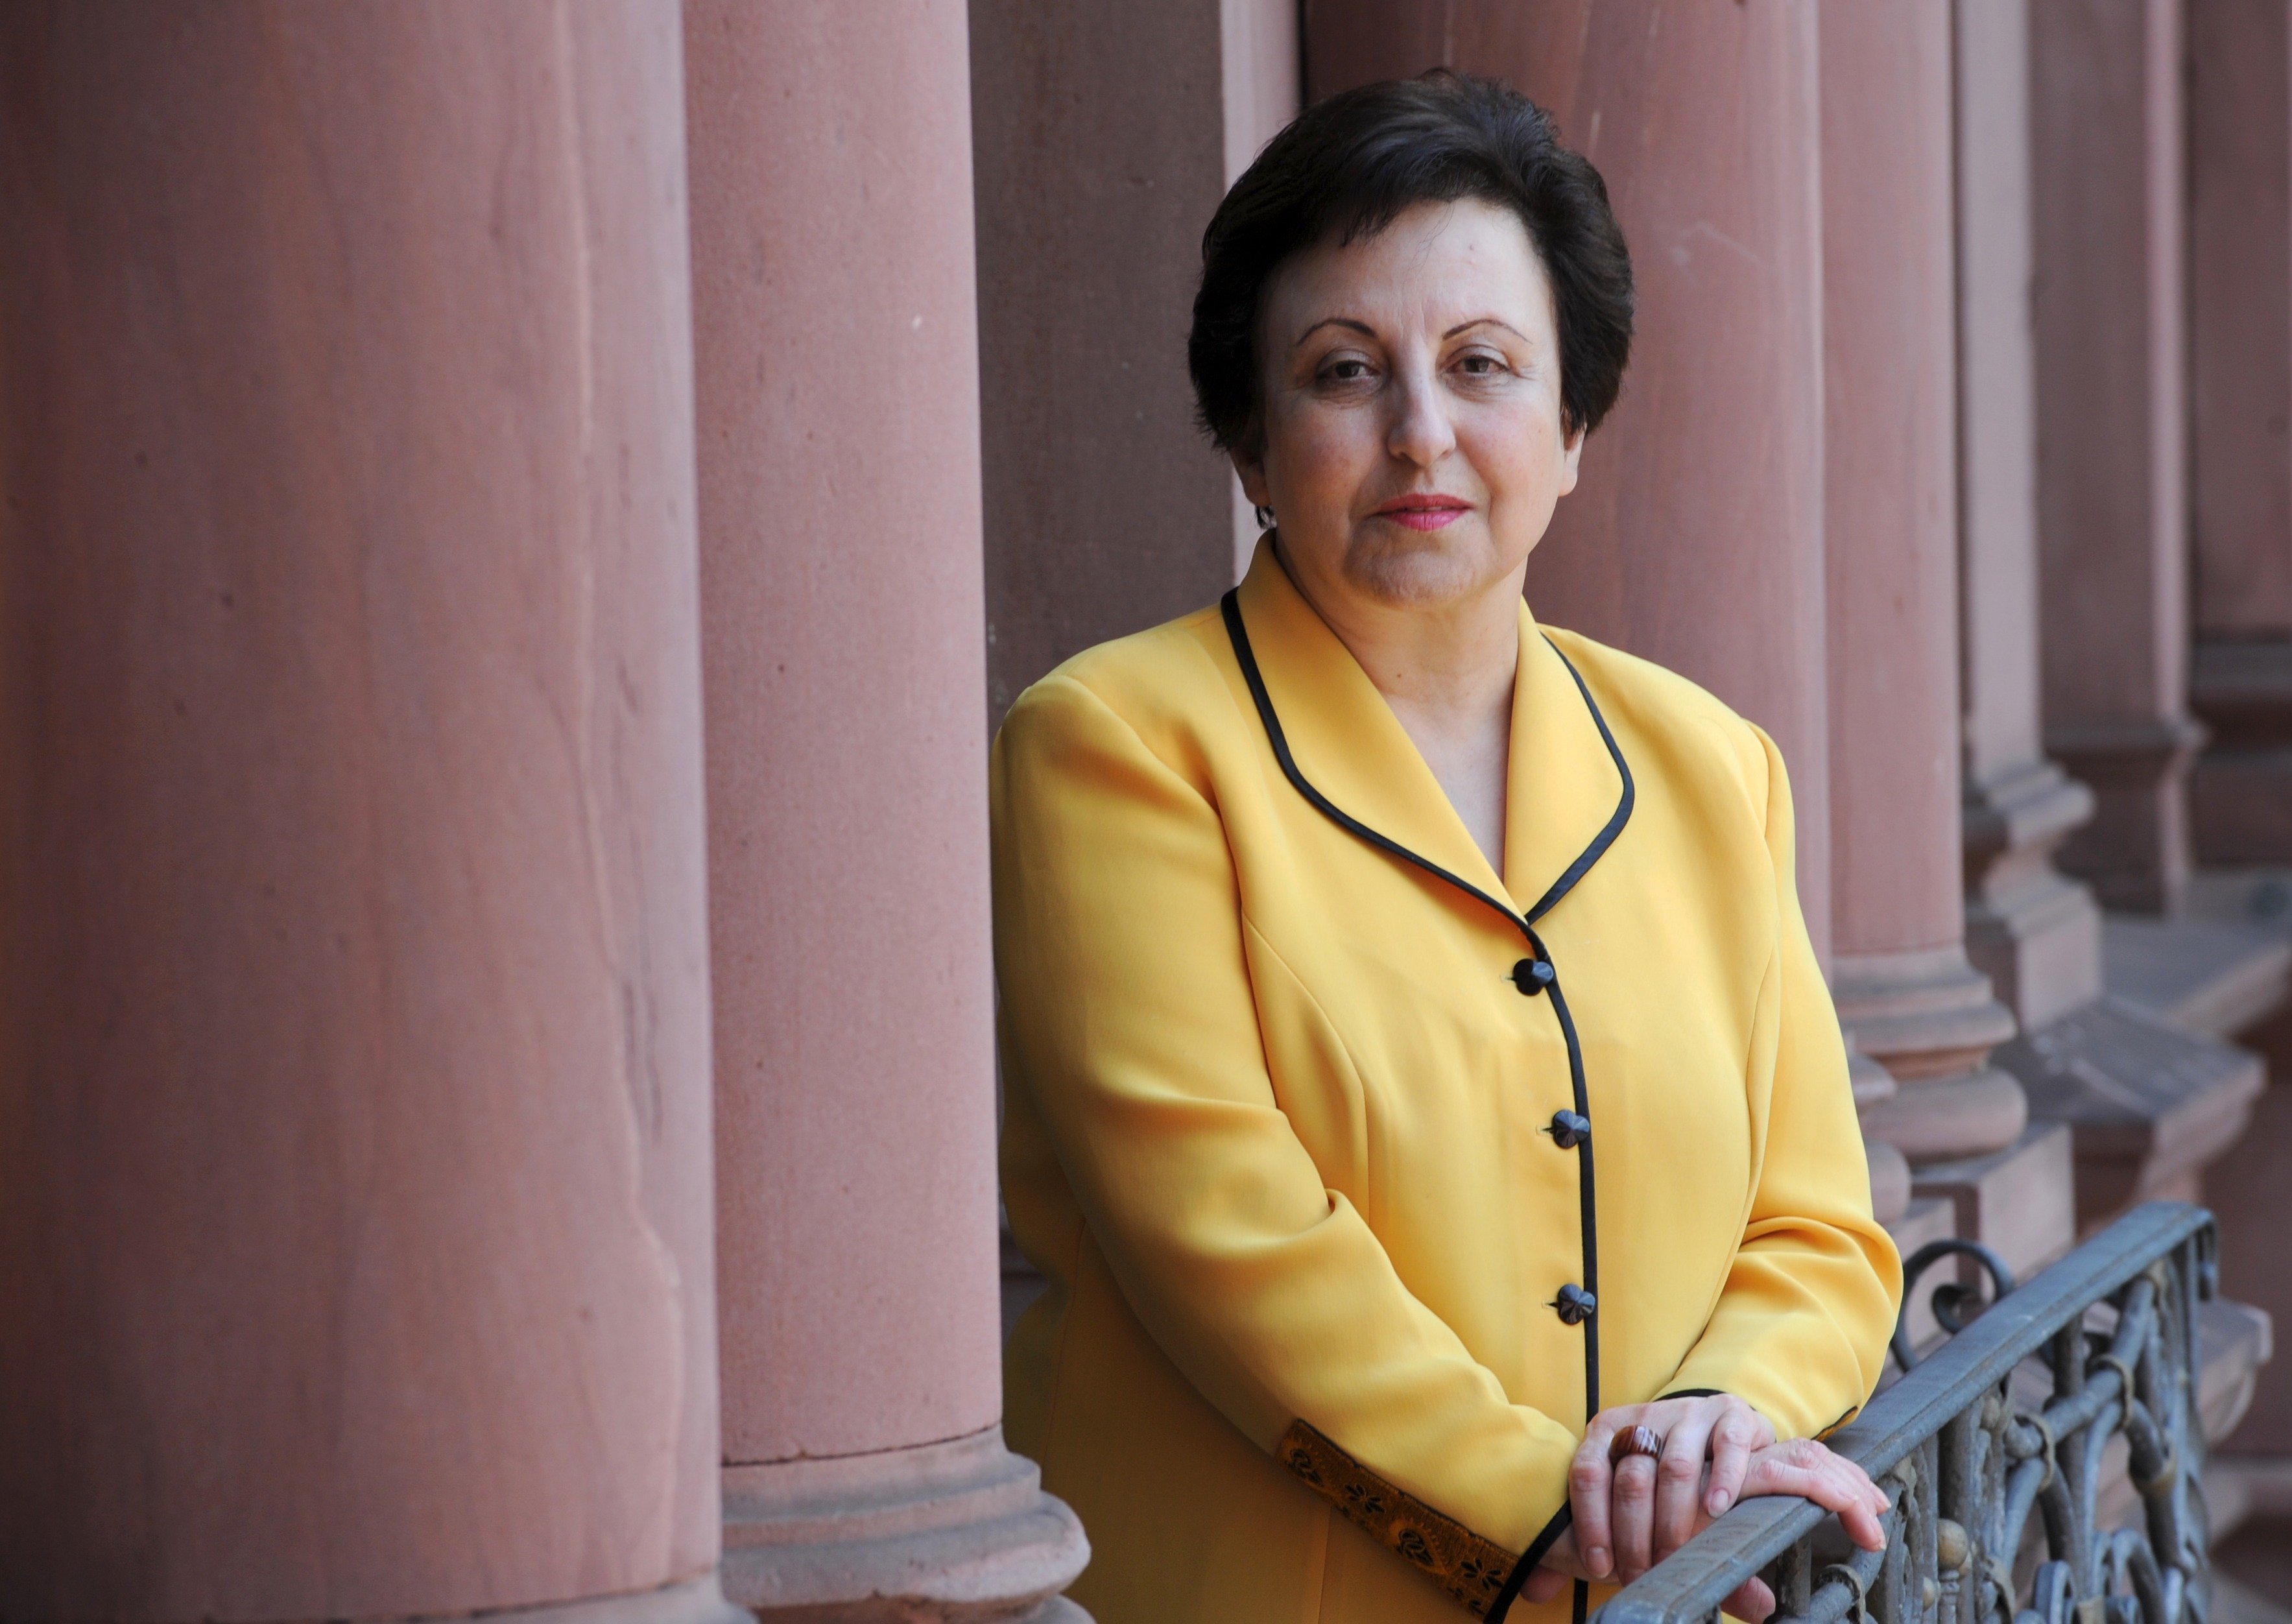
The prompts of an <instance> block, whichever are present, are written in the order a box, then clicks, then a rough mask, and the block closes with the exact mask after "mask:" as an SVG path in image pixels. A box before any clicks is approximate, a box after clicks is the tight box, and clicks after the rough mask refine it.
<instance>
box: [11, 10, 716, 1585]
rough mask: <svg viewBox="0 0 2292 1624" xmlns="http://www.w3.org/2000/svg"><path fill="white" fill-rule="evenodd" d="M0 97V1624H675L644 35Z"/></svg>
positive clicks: (118, 79) (674, 229) (690, 611)
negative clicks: (410, 1622)
mask: <svg viewBox="0 0 2292 1624" xmlns="http://www.w3.org/2000/svg"><path fill="white" fill-rule="evenodd" d="M0 104H4V105H5V106H6V108H7V109H8V112H7V117H6V119H5V120H4V123H0V216H4V217H5V218H6V220H7V221H8V222H9V223H8V226H7V229H6V230H4V231H0V286H4V287H6V288H7V290H8V292H7V295H6V297H5V299H4V300H0V465H4V466H5V468H6V470H7V472H6V473H5V475H4V483H5V486H6V491H7V517H6V520H5V522H4V523H0V580H4V581H5V583H6V586H5V587H4V589H0V650H4V654H0V659H4V662H5V673H4V675H0V974H4V977H5V981H6V984H7V987H8V993H7V997H6V1010H7V1013H6V1014H4V1015H0V1100H4V1105H0V1111H4V1114H5V1118H6V1121H7V1124H8V1126H7V1128H6V1131H5V1132H4V1133H0V1192H4V1194H0V1279H4V1280H5V1281H7V1282H8V1287H7V1299H8V1305H7V1308H6V1311H5V1313H0V1393H4V1394H6V1395H7V1396H6V1400H5V1402H0V1459H4V1460H6V1461H8V1462H10V1463H12V1466H11V1469H10V1470H8V1471H7V1472H6V1474H5V1475H4V1479H0V1615H4V1616H5V1617H6V1618H8V1619H10V1620H19V1621H21V1624H41V1621H43V1620H88V1619H107V1620H120V1621H121V1624H189V1621H190V1620H213V1621H214V1624H255V1621H275V1620H319V1619H361V1620H375V1619H398V1618H433V1619H434V1618H441V1617H448V1616H454V1615H457V1614H463V1613H469V1612H481V1611H482V1612H497V1613H511V1612H516V1611H518V1610H531V1609H537V1608H540V1609H550V1610H557V1609H559V1608H561V1606H562V1605H564V1604H571V1603H576V1602H579V1601H581V1600H582V1599H583V1598H589V1597H598V1596H617V1597H619V1598H621V1599H619V1600H617V1601H613V1602H610V1603H600V1604H597V1606H596V1608H595V1609H587V1608H585V1609H583V1610H582V1611H583V1612H584V1615H585V1616H587V1615H588V1614H589V1613H590V1612H593V1611H594V1612H597V1614H598V1616H609V1617H615V1618H621V1619H632V1620H633V1619H639V1618H643V1619H650V1618H652V1617H655V1616H658V1615H660V1614H670V1615H676V1616H682V1617H686V1618H700V1619H713V1618H715V1617H718V1616H721V1614H722V1608H721V1606H719V1605H717V1604H715V1603H714V1601H713V1599H712V1591H713V1587H707V1586H706V1585H703V1586H701V1587H698V1588H693V1589H690V1590H684V1591H664V1590H662V1588H661V1587H663V1586H667V1585H673V1584H678V1583H682V1581H686V1580H701V1579H702V1576H704V1575H706V1574H708V1573H710V1572H711V1571H713V1569H714V1564H715V1561H716V1553H717V1542H718V1537H719V1531H720V1520H719V1510H718V1502H717V1488H716V1460H717V1447H718V1433H717V1412H716V1354H715V1338H716V1310H715V1300H714V1268H715V1254H714V1247H713V1245H712V1241H711V1220H712V1198H711V1192H710V1177H709V1175H710V1151H709V1115H710V1099H709V1075H708V1001H707V999H708V979H707V978H708V958H707V937H706V893H705V884H706V873H705V869H706V850H705V844H704V828H703V824H702V816H701V787H702V778H701V710H700V669H699V658H698V614H697V608H696V580H695V573H696V570H695V566H696V559H695V545H694V533H693V484H692V458H693V439H692V417H691V400H692V378H691V312H690V303H689V291H688V290H689V286H690V282H689V278H688V276H687V264H686V259H685V243H686V240H687V221H686V214H685V207H684V174H685V154H684V101H683V93H682V52H681V45H680V39H679V12H678V8H677V6H676V5H675V4H673V3H669V0H631V3H625V4H609V5H591V6H578V7H569V8H550V7H539V6H521V5H508V6H483V5H476V6H472V5H461V4H416V3H412V0H408V3H405V4H329V5H313V6H298V5H283V4H251V3H246V0H227V3H221V4H206V5H200V6H194V7H183V8H172V7H171V8H166V9H164V10H157V11H155V10H153V9H152V8H150V7H149V6H144V5H141V4H109V3H102V0H86V3H83V4H69V5H38V4H22V5H12V6H8V7H6V8H4V9H0Z"/></svg>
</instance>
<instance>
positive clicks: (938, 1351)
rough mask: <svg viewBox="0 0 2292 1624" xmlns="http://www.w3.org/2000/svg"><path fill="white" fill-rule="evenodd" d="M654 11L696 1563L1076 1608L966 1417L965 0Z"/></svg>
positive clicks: (871, 1610)
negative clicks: (677, 165)
mask: <svg viewBox="0 0 2292 1624" xmlns="http://www.w3.org/2000/svg"><path fill="white" fill-rule="evenodd" d="M686 28H687V34H686V61H687V70H688V74H689V77H690V129H691V134H690V149H691V173H692V198H693V201H692V224H693V232H692V240H693V285H694V329H695V333H696V335H697V341H698V343H697V348H698V415H699V425H700V426H699V487H700V522H701V570H702V575H701V585H702V625H703V655H704V660H705V666H706V693H707V723H708V808H709V831H708V833H709V839H708V851H709V866H710V899H711V903H710V916H709V917H710V927H711V938H712V942H713V948H714V966H715V983H716V986H717V988H718V989H719V996H718V998H717V1002H716V1006H715V1007H716V1026H715V1035H716V1078H717V1111H718V1122H719V1128H718V1135H717V1191H718V1208H717V1212H718V1256H719V1258H720V1260H721V1264H722V1282H723V1284H722V1301H723V1319H722V1327H723V1368H724V1434H723V1439H724V1443H723V1447H724V1491H725V1520H726V1531H725V1543H726V1547H727V1555H726V1562H725V1575H726V1577H725V1584H726V1588H727V1590H728V1591H729V1593H730V1595H731V1596H733V1598H734V1599H735V1600H737V1601H738V1602H741V1603H743V1604H747V1606H749V1607H751V1608H753V1609H755V1610H756V1611H757V1612H759V1613H760V1614H761V1615H762V1616H763V1617H766V1618H777V1617H787V1618H790V1619H795V1618H802V1619H804V1620H827V1619H850V1620H878V1619H882V1620H890V1619H894V1618H896V1619H900V1620H989V1619H1018V1618H1021V1617H1027V1618H1034V1619H1039V1620H1053V1619H1060V1618H1065V1619H1076V1618H1079V1617H1080V1616H1081V1615H1080V1614H1079V1612H1077V1610H1076V1609H1074V1608H1073V1607H1072V1606H1071V1604H1068V1603H1066V1602H1064V1601H1063V1600H1061V1599H1059V1598H1058V1596H1057V1595H1056V1593H1057V1592H1058V1591H1060V1590H1061V1589H1062V1588H1064V1587H1065V1586H1066V1584H1067V1583H1068V1582H1069V1580H1072V1579H1073V1578H1074V1576H1075V1575H1076V1574H1077V1572H1079V1571H1081V1568H1082V1565H1083V1563H1084V1561H1085V1557H1086V1555H1087V1550H1088V1547H1087V1546H1086V1545H1085V1542H1084V1539H1083V1536H1082V1532H1081V1530H1080V1529H1079V1527H1078V1526H1077V1523H1076V1522H1075V1520H1074V1517H1073V1515H1072V1514H1071V1513H1069V1511H1068V1510H1067V1509H1066V1507H1064V1506H1062V1505H1061V1504H1060V1503H1059V1502H1058V1501H1056V1500H1054V1499H1050V1498H1049V1497H1047V1496H1045V1494H1043V1493H1042V1491H1041V1489H1040V1486H1039V1480H1038V1477H1037V1473H1036V1469H1035V1467H1034V1466H1033V1465H1032V1463H1030V1462H1028V1461H1025V1460H1022V1459H1021V1458H1017V1457H1015V1456H1013V1455H1012V1454H1010V1453H1009V1452H1008V1451H1007V1450H1005V1448H1004V1447H1003V1442H1002V1430H1001V1425H1000V1423H1001V1418H1002V1377H1001V1369H1000V1357H999V1342H998V1338H997V1306H996V1301H997V1257H996V1224H995V1146H994V1135H995V1095H994V1069H993V1068H994V1062H993V1032H992V1025H993V1022H992V1008H993V1005H992V995H991V990H990V974H991V972H990V968H989V929H988V915H989V909H988V877H987V784H986V753H985V741H986V736H987V717H986V714H985V707H984V705H983V703H982V699H983V696H984V693H985V688H986V672H985V668H984V662H983V659H982V651H981V639H980V626H981V562H980V560H981V553H980V497H979V489H980V485H979V480H980V474H979V466H980V464H979V455H980V453H979V444H980V440H979V427H980V416H979V373H978V353H979V351H978V348H977V343H978V341H977V336H976V335H977V330H978V329H977V327H976V319H975V300H974V296H973V291H972V253H973V246H972V207H971V195H972V193H971V117H970V95H969V85H968V83H967V80H966V77H965V61H966V48H965V44H966V42H965V32H964V7H963V5H962V4H960V0H931V3H930V4H925V5H923V6H920V7H918V6H915V5H911V4H893V3H892V0H864V3H859V4H853V3H850V0H845V3H842V4H829V3H828V0H807V3H804V4H787V5H776V6H756V5H752V4H746V3H745V0H692V3H691V4H688V5H687V7H686ZM1076 364H1078V363H1077V360H1076V358H1075V357H1073V356H1069V357H1068V358H1066V365H1067V366H1068V368H1069V370H1070V369H1071V368H1072V367H1073V366H1074V365H1076ZM1215 519H1217V520H1220V521H1222V520H1223V513H1222V512H1221V513H1217V514H1215ZM1216 539H1217V540H1218V541H1219V542H1220V543H1221V545H1223V531H1221V532H1220V534H1219V536H1218V537H1216Z"/></svg>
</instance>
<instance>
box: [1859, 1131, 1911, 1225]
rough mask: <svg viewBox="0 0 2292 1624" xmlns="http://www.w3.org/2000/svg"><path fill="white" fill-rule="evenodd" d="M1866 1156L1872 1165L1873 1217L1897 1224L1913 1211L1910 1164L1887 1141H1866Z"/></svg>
mask: <svg viewBox="0 0 2292 1624" xmlns="http://www.w3.org/2000/svg"><path fill="white" fill-rule="evenodd" d="M1862 1154H1863V1155H1864V1157H1865V1158H1867V1159H1868V1161H1869V1164H1870V1216H1872V1217H1874V1218H1876V1219H1877V1220H1878V1222H1879V1223H1881V1224H1893V1222H1894V1221H1895V1220H1896V1219H1898V1218H1900V1217H1901V1216H1902V1215H1903V1214H1904V1213H1906V1212H1908V1211H1909V1209H1910V1163H1909V1158H1908V1157H1906V1156H1904V1155H1903V1154H1902V1153H1901V1151H1898V1150H1896V1149H1895V1148H1894V1147H1893V1145H1891V1144H1888V1143H1886V1142H1885V1141H1884V1140H1883V1139H1870V1138H1865V1139H1864V1140H1863V1142H1862Z"/></svg>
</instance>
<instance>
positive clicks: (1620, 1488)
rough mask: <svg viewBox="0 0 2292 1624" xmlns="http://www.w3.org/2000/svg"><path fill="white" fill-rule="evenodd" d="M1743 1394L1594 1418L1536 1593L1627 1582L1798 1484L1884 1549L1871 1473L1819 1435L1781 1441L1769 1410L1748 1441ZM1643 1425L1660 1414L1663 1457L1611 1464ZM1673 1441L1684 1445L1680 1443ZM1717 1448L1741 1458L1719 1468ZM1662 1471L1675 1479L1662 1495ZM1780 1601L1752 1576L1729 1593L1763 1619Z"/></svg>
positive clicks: (1528, 1589)
mask: <svg viewBox="0 0 2292 1624" xmlns="http://www.w3.org/2000/svg"><path fill="white" fill-rule="evenodd" d="M1740 1403H1741V1401H1739V1400H1732V1399H1719V1400H1669V1401H1666V1402H1663V1403H1661V1404H1634V1405H1620V1406H1618V1407H1617V1408H1616V1409H1615V1410H1606V1411H1603V1412H1602V1414H1601V1415H1599V1416H1598V1417H1597V1418H1594V1423H1593V1425H1592V1426H1591V1428H1590V1429H1589V1430H1588V1431H1587V1432H1586V1436H1585V1439H1584V1442H1583V1445H1582V1446H1581V1447H1580V1448H1579V1449H1578V1452H1577V1457H1576V1462H1575V1466H1574V1467H1573V1468H1572V1469H1571V1471H1570V1475H1569V1499H1570V1507H1571V1509H1572V1511H1573V1513H1574V1515H1573V1517H1572V1518H1571V1523H1572V1526H1571V1527H1570V1529H1569V1531H1568V1532H1567V1533H1566V1534H1563V1535H1562V1537H1561V1539H1560V1540H1559V1541H1558V1542H1557V1543H1556V1544H1555V1545H1554V1547H1553V1548H1552V1550H1551V1551H1550V1552H1549V1553H1548V1554H1547V1555H1545V1559H1544V1563H1543V1564H1542V1565H1541V1566H1540V1567H1539V1568H1538V1569H1537V1571H1536V1572H1535V1573H1534V1574H1533V1575H1531V1576H1530V1577H1529V1580H1528V1583H1527V1584H1526V1585H1525V1586H1524V1587H1523V1595H1524V1596H1525V1597H1526V1599H1528V1600H1529V1601H1545V1600H1549V1599H1551V1598H1552V1597H1553V1596H1556V1595H1557V1594H1558V1593H1559V1592H1560V1591H1561V1590H1562V1589H1564V1588H1566V1586H1567V1584H1568V1582H1569V1581H1570V1580H1573V1579H1591V1580H1609V1581H1611V1582H1613V1583H1617V1584H1629V1583H1630V1582H1631V1581H1632V1580H1634V1579H1637V1578H1638V1577H1639V1576H1640V1575H1641V1574H1642V1573H1644V1572H1646V1571H1647V1570H1648V1569H1649V1568H1650V1567H1651V1566H1653V1565H1654V1564H1655V1563H1658V1562H1660V1561H1662V1560H1663V1559H1664V1558H1665V1557H1666V1556H1668V1555H1671V1553H1672V1552H1673V1551H1675V1550H1676V1549H1678V1548H1679V1547H1680V1546H1682V1545H1684V1544H1685V1543H1686V1542H1687V1541H1688V1540H1689V1539H1692V1538H1693V1537H1694V1536H1695V1535H1696V1534H1698V1533H1699V1532H1701V1531H1703V1530H1704V1529H1705V1528H1707V1527H1708V1526H1709V1525H1710V1524H1711V1523H1712V1522H1713V1521H1714V1520H1715V1518H1716V1517H1717V1515H1720V1513H1722V1512H1723V1511H1724V1510H1725V1509H1726V1508H1727V1507H1730V1506H1732V1505H1734V1504H1735V1503H1737V1502H1738V1501H1739V1500H1741V1499H1749V1498H1750V1497H1752V1496H1754V1495H1767V1494H1791V1495H1797V1496H1799V1497H1801V1498H1802V1499H1810V1500H1812V1501H1813V1502H1814V1503H1815V1504H1816V1505H1818V1506H1820V1507H1823V1508H1824V1509H1825V1510H1827V1511H1831V1512H1835V1513H1836V1514H1837V1515H1838V1519H1839V1521H1840V1523H1842V1524H1843V1525H1844V1528H1845V1531H1846V1533H1847V1535H1848V1537H1849V1538H1851V1539H1852V1540H1853V1541H1854V1542H1855V1544H1857V1545H1859V1546H1860V1547H1863V1548H1864V1549H1865V1550H1880V1549H1883V1548H1884V1546H1885V1542H1886V1541H1885V1531H1884V1527H1883V1526H1882V1525H1881V1523H1880V1518H1881V1517H1883V1516H1884V1514H1885V1511H1886V1506H1887V1501H1886V1498H1885V1496H1884V1494H1883V1493H1882V1492H1881V1491H1879V1490H1878V1488H1877V1486H1876V1484H1874V1483H1871V1481H1870V1479H1869V1476H1868V1474H1867V1473H1865V1472H1864V1471H1863V1470H1862V1468H1861V1467H1860V1466H1856V1465H1855V1464H1854V1463H1853V1462H1852V1461H1851V1460H1848V1459H1846V1458H1844V1456H1841V1455H1838V1454H1835V1453H1833V1452H1832V1450H1830V1449H1829V1448H1828V1447H1827V1446H1826V1445H1824V1444H1822V1443H1820V1442H1817V1441H1816V1440H1814V1439H1812V1438H1794V1439H1789V1440H1787V1441H1785V1442H1771V1439H1772V1433H1771V1430H1769V1429H1767V1428H1766V1427H1765V1426H1764V1423H1763V1421H1761V1422H1760V1423H1759V1430H1760V1432H1762V1433H1763V1434H1765V1438H1766V1440H1768V1441H1765V1442H1759V1443H1758V1444H1757V1445H1756V1446H1755V1447H1752V1448H1749V1449H1747V1450H1746V1449H1741V1448H1740V1447H1739V1446H1740V1445H1742V1444H1744V1443H1747V1442H1750V1440H1749V1439H1748V1438H1747V1437H1745V1436H1743V1435H1742V1434H1743V1433H1744V1428H1743V1427H1742V1426H1740V1425H1739V1424H1738V1418H1735V1417H1734V1416H1733V1414H1732V1409H1731V1407H1733V1406H1736V1405H1739V1404H1740ZM1687 1405H1695V1406H1698V1407H1699V1408H1698V1409H1697V1410H1696V1411H1695V1412H1694V1413H1692V1414H1681V1413H1678V1410H1679V1409H1680V1407H1683V1406H1687ZM1744 1408H1745V1409H1746V1410H1747V1406H1746V1407H1744ZM1706 1411H1707V1412H1706ZM1667 1424H1668V1425H1667ZM1628 1426H1654V1427H1655V1429H1656V1430H1657V1431H1658V1432H1659V1433H1662V1434H1664V1436H1665V1440H1666V1447H1665V1450H1664V1456H1663V1459H1662V1462H1661V1464H1660V1467H1658V1462H1657V1461H1655V1460H1652V1459H1650V1458H1648V1457H1646V1456H1643V1455H1642V1456H1631V1457H1627V1458H1626V1459H1624V1460H1622V1461H1620V1462H1618V1463H1617V1464H1616V1465H1615V1466H1612V1467H1611V1466H1610V1465H1609V1462H1608V1450H1609V1447H1610V1442H1611V1441H1612V1440H1613V1438H1614V1436H1615V1434H1617V1433H1618V1431H1620V1430H1622V1429H1623V1428H1625V1427H1628ZM1674 1443H1678V1444H1681V1445H1683V1446H1685V1447H1683V1448H1681V1449H1679V1450H1674V1449H1673V1448H1672V1447H1671V1446H1672V1445H1673V1444H1674ZM1675 1455H1676V1456H1677V1458H1676V1459H1675V1458H1674V1457H1675ZM1715 1457H1731V1458H1726V1459H1722V1460H1721V1461H1720V1462H1719V1464H1720V1466H1721V1470H1720V1471H1718V1472H1716V1473H1715V1472H1713V1471H1712V1470H1711V1466H1712V1465H1713V1462H1714V1458H1715ZM1659 1471H1660V1474H1661V1475H1662V1477H1663V1480H1664V1483H1665V1485H1666V1486H1667V1487H1668V1488H1670V1489H1671V1490H1672V1491H1671V1492H1667V1493H1663V1494H1661V1495H1660V1497H1659V1495H1658V1472H1659ZM1738 1474H1739V1475H1738ZM1727 1480H1732V1481H1731V1482H1730V1481H1727ZM1659 1499H1660V1502H1661V1503H1659ZM1579 1553H1585V1555H1579ZM1774 1606H1775V1598H1774V1595H1773V1593H1772V1592H1771V1590H1769V1589H1768V1588H1767V1587H1766V1585H1764V1584H1763V1583H1762V1582H1761V1581H1760V1580H1756V1579H1753V1580H1747V1581H1745V1583H1744V1584H1743V1585H1742V1587H1741V1588H1739V1589H1738V1590H1737V1591H1736V1592H1735V1593H1734V1594H1733V1595H1732V1596H1729V1597H1728V1598H1727V1601H1726V1603H1725V1611H1726V1612H1729V1613H1731V1614H1732V1615H1733V1616H1734V1617H1736V1618H1739V1619H1746V1620H1754V1621H1755V1620H1762V1619H1764V1618H1765V1617H1767V1615H1768V1614H1770V1613H1771V1612H1773V1611H1774Z"/></svg>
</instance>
